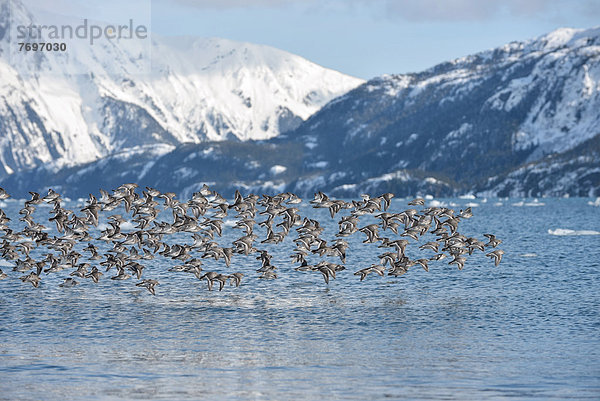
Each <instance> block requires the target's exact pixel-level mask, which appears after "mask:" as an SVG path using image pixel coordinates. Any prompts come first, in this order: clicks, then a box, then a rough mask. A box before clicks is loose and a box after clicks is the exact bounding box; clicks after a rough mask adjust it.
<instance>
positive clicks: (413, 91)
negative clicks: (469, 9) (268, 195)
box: [0, 28, 600, 196]
mask: <svg viewBox="0 0 600 401" xmlns="http://www.w3.org/2000/svg"><path fill="white" fill-rule="evenodd" d="M598 110H600V28H592V29H588V30H575V29H559V30H557V31H554V32H551V33H549V34H547V35H543V36H540V37H538V38H535V39H531V40H528V41H523V42H512V43H509V44H507V45H504V46H501V47H499V48H497V49H491V50H486V51H483V52H480V53H477V54H474V55H470V56H466V57H462V58H458V59H456V60H452V61H449V62H445V63H441V64H439V65H436V66H434V67H432V68H430V69H427V70H425V71H423V72H419V73H412V74H396V75H385V76H382V77H375V78H373V79H371V80H369V81H367V82H365V83H363V84H362V85H360V86H357V87H356V88H354V89H351V90H349V91H348V92H346V93H344V94H343V95H341V96H339V97H337V98H334V99H332V100H331V101H329V102H328V103H327V104H325V105H324V106H323V107H322V108H321V109H320V110H319V111H318V112H316V113H314V114H312V115H311V116H310V117H309V118H308V119H307V120H306V121H304V122H302V123H301V124H300V125H299V126H298V127H296V128H295V129H292V130H288V131H286V132H284V133H282V134H279V135H278V136H276V137H273V138H267V139H261V140H257V141H245V142H240V141H238V140H233V141H232V140H224V141H210V140H209V141H206V142H203V143H187V144H175V145H169V144H162V145H160V146H159V147H158V148H157V149H154V150H152V146H150V147H148V148H140V149H138V150H137V151H135V152H133V153H132V152H129V153H128V152H127V151H125V152H122V153H114V154H113V155H112V156H108V157H107V159H105V160H97V161H91V162H88V163H86V164H85V165H83V166H80V167H69V168H64V169H62V170H59V171H58V172H53V173H50V172H47V170H46V169H44V168H43V167H42V168H39V167H38V168H36V169H35V170H31V171H27V172H22V173H21V174H13V175H12V176H9V177H5V178H4V179H0V185H4V186H7V187H11V188H14V189H15V191H22V190H25V189H26V188H25V186H26V185H28V184H29V185H31V186H32V187H33V188H42V187H44V186H48V185H52V186H57V187H61V188H63V189H64V190H66V191H71V192H72V193H73V196H84V195H87V194H86V193H85V191H86V188H88V186H89V182H90V180H93V179H94V177H101V179H100V183H101V184H98V185H104V186H107V187H116V186H118V185H119V184H120V183H122V181H123V180H129V181H139V182H140V183H142V184H144V185H150V186H159V185H160V186H161V187H164V188H166V189H167V190H169V191H171V192H177V193H182V194H188V195H189V194H191V193H192V192H193V191H194V190H196V189H197V188H200V187H201V185H202V184H203V183H210V184H212V185H214V186H216V189H218V190H219V191H221V192H223V193H224V194H232V193H233V191H234V190H235V189H237V188H241V189H244V190H246V191H266V192H277V191H284V190H286V191H294V192H297V193H299V194H303V195H306V194H310V193H311V192H313V191H317V190H323V191H329V192H331V193H333V194H335V195H336V196H354V195H356V194H359V193H362V192H366V191H369V192H377V191H386V192H387V191H391V192H395V193H397V194H398V195H401V196H410V195H416V194H422V195H424V194H433V195H436V196H452V195H457V194H462V193H478V194H481V195H482V196H509V195H510V196H545V195H552V196H561V195H565V194H568V195H573V196H599V195H600V174H598V173H597V169H598V167H599V166H600V151H599V150H598V149H597V144H598V140H599V138H600V128H599V127H600V112H599V111H598ZM163 142H164V140H163ZM156 146H158V145H156ZM144 149H145V150H144ZM53 174H54V175H53ZM40 177H41V178H40ZM555 181H556V182H555ZM30 189H31V188H29V189H28V190H30ZM78 191H79V192H78Z"/></svg>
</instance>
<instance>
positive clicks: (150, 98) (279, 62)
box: [0, 0, 363, 177]
mask: <svg viewBox="0 0 600 401" xmlns="http://www.w3.org/2000/svg"><path fill="white" fill-rule="evenodd" d="M11 3H12V4H11V5H10V6H11V11H12V12H11V13H9V3H8V1H7V0H1V1H0V49H2V50H0V133H1V135H0V177H3V176H6V175H9V174H11V173H13V172H18V171H22V170H26V169H30V168H33V167H35V166H39V165H52V166H54V167H55V168H59V167H62V166H73V165H79V164H82V163H87V162H91V161H94V160H97V159H100V158H102V157H104V156H107V155H109V154H112V153H114V152H119V151H122V150H126V149H131V148H134V147H148V146H154V145H160V146H159V147H158V149H162V150H164V151H166V150H172V149H173V148H174V147H175V146H177V145H179V144H182V143H188V142H192V143H199V142H202V141H206V140H225V139H232V140H242V141H243V140H249V139H254V140H258V139H268V138H272V137H275V136H277V135H279V134H280V133H281V132H286V131H289V130H291V129H294V128H296V127H297V126H298V125H299V124H300V123H301V122H302V121H303V120H305V119H307V118H308V117H309V116H310V115H311V114H313V113H315V112H316V111H317V110H319V109H320V107H322V106H323V105H324V104H326V103H327V102H328V101H329V100H331V99H333V98H335V97H336V96H338V95H341V94H343V93H345V92H347V91H348V90H351V89H353V88H355V87H356V86H358V85H360V84H361V83H362V82H363V81H362V80H360V79H357V78H353V77H350V76H347V75H344V74H341V73H339V72H336V71H333V70H329V69H326V68H323V67H321V66H319V65H316V64H314V63H312V62H310V61H308V60H306V59H303V58H302V57H299V56H296V55H293V54H290V53H287V52H284V51H281V50H278V49H274V48H271V47H268V46H262V45H256V44H250V43H241V42H234V41H230V40H224V39H216V38H209V39H206V38H189V37H187V38H160V37H157V36H156V35H153V36H152V43H151V49H150V50H151V51H150V54H151V57H152V59H151V71H150V72H149V73H146V74H141V73H139V72H140V70H141V68H140V64H141V63H143V62H147V60H143V59H140V57H139V55H140V54H141V53H140V52H141V50H140V48H139V46H138V45H137V44H136V42H135V41H130V42H127V43H123V42H121V43H120V44H119V45H118V46H116V45H112V46H111V45H110V43H108V44H106V43H105V44H102V45H94V46H89V45H87V44H86V43H82V42H81V41H79V42H78V41H74V42H73V43H69V48H68V50H67V52H65V53H64V54H58V55H57V54H53V55H52V57H49V56H46V55H45V54H44V53H42V52H37V53H35V54H25V55H20V56H21V59H22V61H23V62H22V63H20V65H19V68H18V70H17V69H15V68H13V67H14V66H15V64H14V60H12V61H13V62H12V63H9V62H8V58H7V51H6V49H7V48H8V46H9V45H12V44H9V43H8V35H7V32H8V27H9V24H21V25H25V26H27V25H29V24H31V23H35V19H34V17H33V16H32V15H31V14H30V13H29V12H28V10H27V9H26V8H25V7H24V6H23V4H22V3H20V2H19V1H18V0H11ZM84 47H85V48H84ZM115 66H118V71H117V72H115ZM81 71H87V72H88V73H86V74H81V73H80V72H81ZM24 72H25V73H24ZM164 145H169V146H170V147H169V146H167V147H165V146H164Z"/></svg>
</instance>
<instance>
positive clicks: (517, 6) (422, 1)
mask: <svg viewBox="0 0 600 401" xmlns="http://www.w3.org/2000/svg"><path fill="white" fill-rule="evenodd" d="M174 1H175V2H176V3H179V4H182V5H185V6H189V7H196V8H204V9H236V8H248V7H256V8H267V9H276V8H282V7H286V6H298V7H306V8H307V9H310V10H311V11H313V12H314V11H315V10H319V9H321V10H323V11H324V12H327V11H330V10H331V9H332V6H334V7H335V9H336V10H340V9H343V8H348V9H355V7H357V6H358V7H361V9H368V10H371V11H372V12H373V13H372V15H375V16H379V17H381V16H386V17H387V18H394V19H403V20H407V21H417V22H426V21H436V22H440V21H477V20H479V21H485V20H491V19H494V18H496V17H499V16H507V15H508V16H516V17H546V16H555V15H560V14H561V12H562V10H568V11H569V12H571V13H573V12H574V13H576V14H581V15H588V16H590V13H591V15H594V16H595V15H598V16H600V5H599V2H598V1H597V0H174Z"/></svg>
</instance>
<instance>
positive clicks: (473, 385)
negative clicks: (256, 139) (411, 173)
mask: <svg viewBox="0 0 600 401" xmlns="http://www.w3.org/2000/svg"><path fill="white" fill-rule="evenodd" d="M588 201H590V200H589V199H544V200H542V201H540V203H543V205H541V206H537V207H535V206H528V204H533V203H532V201H531V200H524V201H523V200H521V199H511V200H503V201H500V202H498V201H497V200H490V201H488V202H485V203H484V202H481V200H463V199H455V200H444V202H446V203H455V204H456V205H457V206H455V207H454V208H455V209H459V208H464V207H465V205H466V204H467V203H468V202H476V203H478V204H479V206H478V207H474V208H473V210H474V214H475V216H474V217H473V218H472V219H470V220H466V221H464V222H461V225H460V226H459V231H460V232H461V233H463V234H466V235H471V236H477V237H479V238H480V239H484V238H483V237H482V234H483V233H487V232H493V233H495V234H497V236H498V237H500V238H502V239H503V240H504V242H503V244H502V245H501V246H500V247H501V248H502V249H503V250H505V251H506V255H505V256H504V259H503V261H502V263H501V264H500V266H499V267H494V266H493V263H491V260H490V259H489V258H485V257H484V256H483V255H482V254H481V253H479V252H478V253H476V254H474V255H473V256H472V257H470V258H469V259H468V261H467V264H466V265H465V269H464V270H462V271H458V270H457V269H456V267H454V266H449V265H448V264H447V260H446V261H440V262H437V263H432V264H431V265H430V271H429V273H427V272H425V271H423V270H422V269H417V268H413V269H412V270H411V271H409V272H408V273H407V274H406V275H404V276H402V277H399V278H391V277H387V276H386V277H383V278H382V277H379V276H374V275H370V276H368V277H367V279H366V280H365V281H364V282H360V281H359V279H358V278H357V277H356V276H354V275H353V274H352V273H353V272H354V271H356V270H358V269H360V268H363V267H367V266H369V265H370V264H371V263H376V262H377V259H376V255H378V254H379V253H381V251H382V250H381V249H377V248H376V247H375V246H373V245H363V244H361V241H362V240H363V239H364V235H363V234H360V233H357V234H355V235H354V236H352V237H350V238H351V245H352V246H351V249H350V250H349V251H348V262H347V264H346V266H347V270H346V271H343V272H339V273H338V278H337V279H336V280H333V281H331V282H330V284H329V285H325V283H324V282H323V279H322V277H321V275H320V274H319V273H302V272H296V271H294V270H293V269H292V268H293V265H291V264H290V263H289V255H290V254H291V250H292V249H293V243H292V242H291V239H290V238H289V237H288V238H287V239H286V240H285V242H284V243H283V244H280V245H278V246H269V247H268V249H269V251H270V252H271V253H273V254H274V258H273V264H274V265H276V266H278V267H279V268H278V270H279V275H280V278H279V279H277V280H274V281H264V280H259V279H258V278H257V277H258V274H257V273H255V269H256V268H258V267H259V262H258V261H257V260H255V259H254V258H253V257H247V258H244V257H241V256H236V257H234V259H233V263H232V267H231V268H230V269H229V271H231V272H233V271H241V272H243V273H245V277H244V281H243V284H242V286H241V287H239V288H237V289H236V288H233V287H229V286H228V287H226V288H225V289H224V290H223V291H222V292H218V291H212V292H209V291H207V288H206V283H205V282H199V281H198V280H196V279H195V278H193V276H192V275H188V274H185V273H171V272H167V271H166V270H167V269H168V268H169V267H170V266H172V265H173V264H174V263H172V262H171V261H168V260H165V259H156V260H154V261H151V262H149V263H147V269H146V271H145V273H144V276H145V278H158V280H159V281H160V285H159V286H157V287H156V288H157V295H156V296H154V297H153V296H151V295H150V294H149V293H148V292H147V291H146V290H144V289H140V288H138V287H135V286H134V284H135V283H136V282H137V280H134V279H131V280H127V281H124V282H115V281H112V280H109V279H108V277H110V276H111V275H112V274H111V273H112V271H111V272H109V273H106V274H105V276H104V277H103V280H101V281H100V283H98V284H93V283H92V282H91V281H88V280H83V279H78V280H79V281H80V282H81V284H80V285H78V286H76V287H74V288H60V287H58V284H59V283H61V282H62V279H63V278H64V277H67V276H68V273H69V272H68V271H67V272H61V273H58V274H52V275H48V276H44V277H43V281H42V283H41V285H40V288H38V289H35V288H33V287H32V286H31V285H30V284H23V283H21V281H20V280H18V277H19V276H21V275H22V274H21V273H17V272H13V271H11V266H12V264H11V263H9V262H8V261H0V264H2V266H0V267H1V268H2V269H3V270H4V271H5V272H6V273H8V274H9V278H8V279H6V280H2V281H0V373H1V374H0V376H1V379H0V400H39V399H44V400H63V399H80V400H92V399H94V400H95V399H101V400H112V399H115V400H116V399H168V400H178V399H179V400H189V399H211V400H214V399H219V400H222V399H231V400H234V399H235V400H238V399H242V400H244V399H247V400H254V399H258V400H292V399H294V400H303V399H355V400H366V399H370V400H378V399H450V400H452V399H456V400H481V399H507V398H511V399H578V400H580V399H600V314H599V312H600V280H599V272H600V235H576V234H577V231H578V230H591V231H600V208H598V207H594V206H590V205H588ZM500 203H501V204H500ZM21 205H22V204H21V203H19V202H6V203H3V204H2V205H0V206H1V207H2V208H3V209H4V210H5V211H6V213H7V214H8V215H9V216H10V217H11V218H13V221H17V220H18V217H19V216H18V210H19V208H20V207H21ZM66 206H69V207H71V208H73V209H75V208H77V207H78V204H77V202H73V203H71V204H67V205H66ZM80 206H81V205H80ZM393 208H394V209H395V210H402V209H403V208H406V206H405V201H399V200H395V203H394V206H393ZM48 210H49V209H48V208H43V207H39V208H38V211H36V214H35V216H36V221H39V222H44V219H47V217H48ZM302 212H309V213H311V214H312V215H314V216H316V217H317V218H318V219H319V220H321V221H323V222H324V221H330V222H329V223H328V225H327V229H328V231H327V232H326V234H325V235H324V236H323V237H324V238H327V239H329V238H331V236H332V235H333V234H334V233H335V231H334V230H336V228H337V226H336V224H335V221H331V220H329V218H328V212H327V210H313V209H309V208H304V209H302ZM228 219H229V220H231V219H232V217H229V218H228ZM104 221H106V220H104ZM363 221H364V222H365V224H366V222H367V219H366V218H365V219H364V220H361V222H363ZM44 223H45V224H46V225H48V226H49V224H47V221H45V222H44ZM16 227H19V226H16ZM557 229H564V230H559V231H554V230H557ZM548 230H553V231H552V232H553V233H561V234H565V233H567V234H575V235H553V234H551V233H549V231H548ZM565 230H575V231H574V232H573V231H565ZM226 231H227V234H224V238H223V239H221V240H220V241H221V243H223V244H226V243H227V242H228V241H229V242H230V241H231V240H233V239H235V238H237V237H239V235H237V236H236V234H239V231H236V230H232V229H231V227H226ZM178 240H180V241H181V242H187V243H191V241H190V237H189V235H182V236H180V237H179V239H178ZM408 249H409V250H408V251H407V253H408V254H409V255H410V256H411V257H412V258H417V257H423V256H422V255H425V254H424V253H421V251H419V250H418V249H417V247H416V246H414V245H412V246H411V247H409V248H408ZM32 255H36V254H35V252H34V253H32ZM37 256H38V257H39V254H37ZM427 256H429V254H427ZM442 262H445V263H442ZM204 268H205V269H204V270H212V269H214V270H219V271H228V269H227V268H225V267H224V265H222V264H221V263H217V262H215V261H207V262H206V264H205V266H204Z"/></svg>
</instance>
